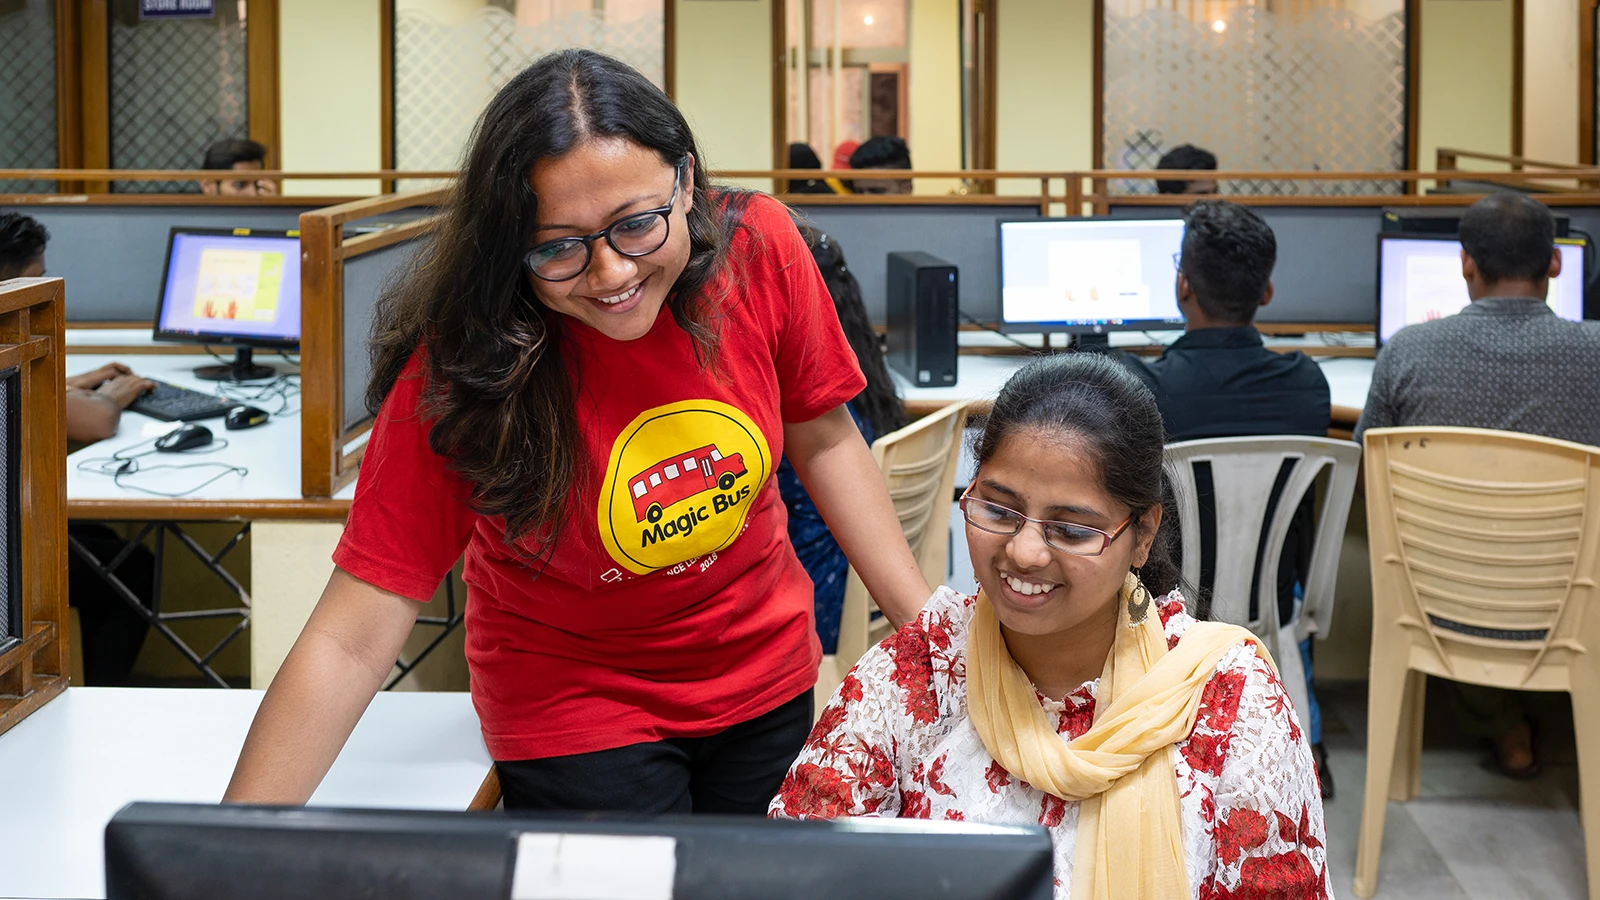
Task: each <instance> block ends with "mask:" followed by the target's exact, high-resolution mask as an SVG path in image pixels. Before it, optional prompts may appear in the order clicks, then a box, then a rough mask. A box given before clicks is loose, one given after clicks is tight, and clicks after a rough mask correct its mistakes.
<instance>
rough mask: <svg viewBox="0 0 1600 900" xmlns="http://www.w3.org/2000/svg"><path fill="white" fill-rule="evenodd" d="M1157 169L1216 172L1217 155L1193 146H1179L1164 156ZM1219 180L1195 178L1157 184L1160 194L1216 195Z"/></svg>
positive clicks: (1164, 181) (1157, 164) (1157, 191)
mask: <svg viewBox="0 0 1600 900" xmlns="http://www.w3.org/2000/svg"><path fill="white" fill-rule="evenodd" d="M1156 168H1157V169H1162V170H1166V171H1171V170H1174V169H1193V170H1195V171H1202V172H1215V171H1216V170H1217V157H1216V154H1214V153H1212V152H1211V151H1210V150H1202V149H1200V148H1199V147H1196V146H1194V145H1193V144H1179V145H1178V146H1176V147H1173V148H1172V149H1171V150H1168V151H1167V152H1166V153H1164V154H1162V156H1161V159H1160V161H1159V162H1157V163H1156ZM1216 192H1217V180H1216V179H1215V178H1195V179H1191V180H1188V181H1171V180H1167V179H1162V180H1160V181H1157V182H1156V193H1158V194H1215V193H1216Z"/></svg>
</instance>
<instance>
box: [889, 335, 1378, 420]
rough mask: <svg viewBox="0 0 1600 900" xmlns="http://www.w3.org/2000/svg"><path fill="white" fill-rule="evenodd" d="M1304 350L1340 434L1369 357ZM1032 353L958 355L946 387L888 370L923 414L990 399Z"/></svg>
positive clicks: (1357, 406) (1363, 386)
mask: <svg viewBox="0 0 1600 900" xmlns="http://www.w3.org/2000/svg"><path fill="white" fill-rule="evenodd" d="M1305 350H1306V352H1307V353H1308V354H1309V355H1310V356H1311V357H1312V358H1314V359H1316V361H1317V365H1319V366H1320V367H1321V368H1322V374H1323V376H1324V377H1325V378H1327V379H1328V392H1329V394H1330V399H1331V400H1332V405H1333V410H1332V416H1331V420H1330V422H1329V431H1330V432H1331V433H1335V434H1338V435H1339V436H1341V437H1348V436H1349V435H1348V432H1350V431H1352V430H1353V429H1354V428H1355V426H1356V420H1357V419H1359V418H1360V417H1361V410H1362V409H1363V408H1364V407H1365V406H1366V405H1367V390H1368V388H1370V387H1371V385H1372V365H1373V360H1372V359H1370V358H1364V357H1351V356H1338V357H1319V356H1317V354H1316V349H1315V348H1314V347H1309V346H1308V347H1306V348H1305ZM1032 358H1033V357H1029V356H969V355H963V356H961V358H960V360H959V362H958V363H957V366H956V373H957V374H956V383H955V384H954V385H952V386H950V387H915V386H913V385H912V384H911V383H910V382H909V381H907V380H906V379H905V378H903V377H902V376H901V375H900V373H898V372H894V373H892V374H893V376H894V381H895V387H896V388H898V389H899V391H900V396H901V397H902V398H904V400H905V402H906V408H907V409H908V410H909V411H911V412H912V413H913V414H926V413H929V412H932V411H933V410H935V409H937V408H938V407H939V406H941V405H943V404H947V403H955V402H958V401H961V400H971V401H979V402H982V401H987V400H993V399H994V398H995V396H996V395H997V394H999V393H1000V388H1002V387H1004V386H1005V383H1006V379H1008V378H1010V377H1011V376H1012V374H1014V373H1015V372H1016V371H1017V370H1018V369H1020V368H1022V366H1023V365H1024V364H1025V363H1027V362H1028V361H1029V360H1030V359H1032Z"/></svg>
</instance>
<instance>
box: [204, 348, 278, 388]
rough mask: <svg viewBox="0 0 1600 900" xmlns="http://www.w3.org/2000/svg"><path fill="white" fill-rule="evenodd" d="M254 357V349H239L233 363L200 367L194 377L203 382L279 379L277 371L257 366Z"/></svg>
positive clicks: (269, 367) (234, 354) (235, 350)
mask: <svg viewBox="0 0 1600 900" xmlns="http://www.w3.org/2000/svg"><path fill="white" fill-rule="evenodd" d="M254 355H255V349H254V348H252V347H237V348H235V349H234V351H233V362H232V363H230V364H228V365H221V366H200V367H199V368H196V369H195V370H194V377H196V378H199V379H200V380H202V381H266V380H267V379H269V378H277V377H278V370H277V369H274V368H273V367H271V366H260V365H256V363H255V361H254V359H252V357H253V356H254Z"/></svg>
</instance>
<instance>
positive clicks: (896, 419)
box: [790, 210, 906, 440]
mask: <svg viewBox="0 0 1600 900" xmlns="http://www.w3.org/2000/svg"><path fill="white" fill-rule="evenodd" d="M790 212H791V215H792V216H793V218H794V223H795V226H796V227H797V228H799V229H800V236H801V237H802V238H804V239H805V242H806V247H807V248H808V249H810V250H811V258H812V259H813V260H815V261H816V263H817V270H818V271H820V272H821V273H822V281H823V283H824V284H826V285H827V286H828V295H829V296H830V297H832V298H833V311H834V312H835V313H837V314H838V315H839V324H840V325H841V326H843V328H844V337H845V340H847V341H849V342H850V349H851V350H854V351H855V353H856V363H857V364H858V365H860V366H861V374H863V375H865V376H866V377H867V386H866V387H865V388H864V389H862V391H861V393H859V394H857V395H856V396H855V397H854V399H852V400H851V401H850V402H851V404H852V405H854V406H855V408H856V411H857V412H858V413H860V414H861V416H862V417H863V418H865V419H866V420H867V421H868V422H870V423H872V433H873V439H874V440H876V439H877V438H881V437H883V436H884V435H886V434H888V433H889V432H891V431H898V430H899V429H901V428H904V427H905V425H906V407H905V404H904V403H903V402H901V400H900V395H899V394H898V393H896V392H895V388H894V379H893V378H891V377H890V375H889V368H888V365H887V364H886V363H885V362H884V359H883V348H882V347H881V346H880V345H879V343H878V333H877V332H876V331H874V330H873V329H872V321H871V320H870V319H869V318H868V317H867V304H866V301H865V300H863V299H862V297H861V283H860V282H859V281H857V280H856V276H855V273H854V272H851V271H850V267H849V265H847V264H846V263H845V261H844V250H843V249H842V248H841V247H840V246H839V242H838V241H836V240H834V239H833V238H832V237H830V236H829V235H828V234H827V233H826V232H823V231H818V230H817V229H816V228H815V227H813V226H812V225H811V223H809V222H807V221H806V220H805V218H804V217H802V216H800V215H799V214H797V213H794V212H793V211H792V210H791V211H790Z"/></svg>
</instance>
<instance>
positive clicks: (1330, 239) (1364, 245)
mask: <svg viewBox="0 0 1600 900" xmlns="http://www.w3.org/2000/svg"><path fill="white" fill-rule="evenodd" d="M1465 205H1466V204H1465V201H1463V205H1462V209H1465ZM1254 209H1255V211H1256V213H1258V214H1259V215H1260V216H1261V218H1263V219H1265V220H1266V223H1267V224H1268V225H1270V226H1272V231H1273V233H1274V234H1275V235H1277V238H1278V265H1277V268H1276V269H1274V270H1273V273H1272V284H1273V288H1274V291H1273V296H1272V302H1271V303H1270V304H1268V305H1267V307H1266V308H1265V309H1263V310H1261V312H1260V314H1259V315H1258V316H1257V319H1258V320H1259V321H1262V322H1333V323H1340V324H1351V325H1373V324H1375V323H1376V320H1377V304H1378V232H1379V230H1380V229H1381V227H1382V224H1383V219H1382V217H1383V210H1382V209H1381V208H1379V207H1375V206H1374V207H1351V206H1258V207H1254ZM1552 209H1553V210H1554V211H1555V212H1557V213H1559V214H1562V215H1566V216H1569V217H1571V220H1572V227H1573V228H1576V229H1580V230H1582V231H1584V232H1585V233H1587V234H1589V235H1591V236H1594V237H1600V208H1597V207H1592V206H1554V207H1552ZM1179 212H1180V210H1179V209H1177V208H1176V207H1150V206H1122V207H1118V206H1113V207H1112V208H1111V215H1112V216H1118V217H1130V216H1153V215H1161V214H1167V213H1171V214H1178V213H1179Z"/></svg>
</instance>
